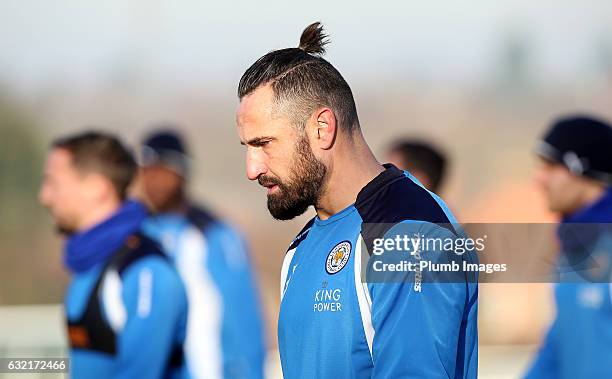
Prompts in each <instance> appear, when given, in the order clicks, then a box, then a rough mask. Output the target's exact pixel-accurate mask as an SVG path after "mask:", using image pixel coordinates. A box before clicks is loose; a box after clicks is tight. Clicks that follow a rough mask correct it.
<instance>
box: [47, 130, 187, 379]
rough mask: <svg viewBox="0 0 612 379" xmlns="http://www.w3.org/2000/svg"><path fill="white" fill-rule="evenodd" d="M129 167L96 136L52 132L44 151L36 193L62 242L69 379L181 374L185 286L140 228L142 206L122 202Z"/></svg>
mask: <svg viewBox="0 0 612 379" xmlns="http://www.w3.org/2000/svg"><path fill="white" fill-rule="evenodd" d="M135 173H136V163H135V161H134V159H133V156H132V155H131V153H130V152H129V151H128V150H127V149H126V148H125V147H124V146H123V145H122V144H121V142H120V141H119V140H118V139H117V138H115V137H114V136H112V135H108V134H103V133H97V132H85V133H81V134H76V135H71V136H68V137H65V138H60V139H58V140H56V141H55V142H53V143H52V145H51V150H50V152H49V154H48V157H47V161H46V165H45V170H44V179H43V182H42V185H41V188H40V194H39V199H40V202H41V203H42V204H43V205H44V206H45V207H47V208H48V209H49V211H50V213H51V216H52V217H53V219H54V221H55V223H56V225H57V228H58V230H60V231H61V232H62V233H63V234H64V235H65V236H66V238H67V239H66V241H65V252H64V264H65V265H66V267H67V268H68V270H69V271H70V272H71V274H72V279H71V282H70V286H69V288H68V291H67V294H66V298H65V307H66V319H67V324H68V337H69V343H70V358H71V362H70V370H71V377H74V378H87V379H92V378H93V379H95V378H181V377H188V373H187V371H186V369H185V366H184V364H183V357H182V344H183V340H184V336H185V327H186V322H187V299H186V296H185V289H184V287H183V284H182V282H181V279H180V277H179V275H178V274H177V272H176V271H175V270H174V268H173V267H172V265H171V263H170V262H168V261H167V258H166V256H165V254H164V253H163V252H162V251H161V250H160V249H159V247H158V245H157V244H156V243H154V242H153V241H152V240H150V239H148V238H146V237H145V236H144V235H143V234H142V233H141V232H140V228H141V225H142V223H143V221H144V220H145V218H146V216H147V213H146V210H145V208H144V207H143V206H142V205H141V204H139V203H137V202H134V201H130V200H126V193H127V189H128V186H129V185H130V183H131V182H132V179H133V177H134V175H135Z"/></svg>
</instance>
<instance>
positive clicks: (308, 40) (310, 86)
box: [238, 22, 359, 131]
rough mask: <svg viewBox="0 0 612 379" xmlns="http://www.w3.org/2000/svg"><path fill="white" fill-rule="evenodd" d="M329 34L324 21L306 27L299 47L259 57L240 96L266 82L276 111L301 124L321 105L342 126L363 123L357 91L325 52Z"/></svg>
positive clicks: (247, 73) (244, 79)
mask: <svg viewBox="0 0 612 379" xmlns="http://www.w3.org/2000/svg"><path fill="white" fill-rule="evenodd" d="M328 43H329V37H328V36H327V34H325V32H324V29H323V25H322V24H321V23H320V22H315V23H313V24H310V25H308V26H307V27H306V29H304V31H303V32H302V35H301V37H300V43H299V46H298V47H294V48H286V49H280V50H274V51H271V52H269V53H267V54H266V55H264V56H262V57H261V58H259V59H258V60H257V61H256V62H255V63H253V64H252V65H251V67H249V68H248V69H247V70H246V71H245V73H244V74H243V75H242V78H240V83H239V84H238V98H239V99H241V100H242V98H243V97H245V96H247V95H249V94H251V93H253V92H254V91H255V90H256V89H258V88H259V87H261V86H264V85H267V84H269V85H271V87H272V91H273V92H274V102H275V105H276V106H275V111H276V112H280V113H283V114H285V115H287V116H289V117H290V119H291V120H292V122H293V123H294V124H295V125H297V126H300V127H303V126H304V125H305V124H306V121H307V119H308V118H309V117H310V116H311V114H312V112H314V111H315V110H316V109H317V108H321V107H329V108H330V109H331V110H332V111H333V112H334V115H335V116H336V119H337V122H338V125H339V127H340V128H344V129H345V130H349V131H352V130H353V129H355V128H358V127H359V118H358V117H357V108H356V106H355V100H354V98H353V93H352V91H351V88H350V87H349V85H348V83H347V82H346V81H345V80H344V78H343V77H342V75H341V74H340V72H338V70H336V68H335V67H334V66H332V65H331V64H330V63H329V62H328V61H326V60H325V59H323V58H322V57H321V55H323V54H324V53H325V46H326V45H327V44H328Z"/></svg>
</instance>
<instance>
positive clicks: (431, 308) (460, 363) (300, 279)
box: [236, 22, 478, 379]
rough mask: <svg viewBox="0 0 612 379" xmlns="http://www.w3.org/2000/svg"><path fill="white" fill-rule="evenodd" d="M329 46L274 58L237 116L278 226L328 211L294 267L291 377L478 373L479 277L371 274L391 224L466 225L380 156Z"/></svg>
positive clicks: (285, 276)
mask: <svg viewBox="0 0 612 379" xmlns="http://www.w3.org/2000/svg"><path fill="white" fill-rule="evenodd" d="M326 43H327V36H326V35H325V34H324V33H323V29H322V26H321V24H320V23H318V22H317V23H314V24H311V25H309V26H308V27H307V28H306V29H305V30H304V32H303V33H302V36H301V38H300V43H299V47H297V48H286V49H280V50H275V51H272V52H270V53H268V54H266V55H264V56H262V57H261V58H259V59H258V60H257V61H256V62H255V63H253V64H252V65H251V66H250V67H249V68H248V69H247V70H246V72H245V73H244V74H243V76H242V78H241V79H240V84H239V86H238V97H239V99H240V105H239V107H238V111H237V115H236V121H237V129H238V134H239V136H240V141H241V143H242V145H244V146H245V147H246V172H247V177H248V178H249V179H250V180H256V181H258V182H259V184H260V185H261V186H263V187H266V189H267V201H268V210H269V211H270V213H271V214H272V216H273V217H274V218H276V219H279V220H289V219H292V218H294V217H296V216H298V215H301V214H303V213H304V212H305V211H306V210H307V209H308V207H310V206H314V208H315V211H316V216H315V217H314V218H312V219H311V220H310V221H309V222H308V223H307V224H306V226H305V227H304V228H303V229H302V231H301V232H300V233H299V234H298V236H297V237H296V238H295V239H294V241H293V242H292V243H291V244H290V246H289V249H288V251H287V254H286V255H285V260H284V262H283V266H282V272H281V286H280V288H281V306H280V315H279V321H278V341H279V350H280V357H281V364H282V369H283V374H284V376H285V378H291V379H292V378H318V379H325V378H333V379H336V378H441V377H444V378H447V377H450V378H475V377H476V375H477V355H478V353H477V330H476V329H477V322H476V321H477V320H476V319H477V299H478V288H477V283H476V282H475V281H474V280H473V279H474V278H471V279H468V278H467V276H463V275H460V276H461V278H460V280H459V281H458V282H444V283H433V282H429V283H423V282H422V280H421V277H418V278H417V277H416V276H415V275H413V274H411V273H400V275H398V276H399V278H398V277H395V281H394V280H393V279H391V280H388V281H387V282H385V281H382V280H380V281H369V280H367V279H369V278H370V277H369V276H367V277H366V276H365V275H363V273H362V270H361V268H360V265H361V264H362V257H363V259H367V254H368V253H371V252H372V250H371V247H372V241H373V240H374V239H378V238H382V237H385V238H386V237H388V236H387V232H388V231H389V232H391V231H390V230H391V228H393V227H395V226H400V228H401V227H402V226H404V227H407V228H413V229H412V230H411V231H410V234H405V235H404V236H407V235H410V236H412V235H413V234H412V233H413V232H417V231H418V232H419V234H417V235H419V236H420V235H422V234H424V233H431V234H432V235H435V236H439V237H442V238H444V237H446V238H449V239H450V240H454V239H455V238H456V237H457V231H456V230H455V229H453V228H452V226H451V225H450V224H451V223H453V222H456V221H455V219H454V217H453V216H452V214H451V213H450V212H449V211H448V209H447V208H446V206H445V204H444V202H443V201H442V200H441V199H440V198H439V197H437V196H436V195H434V194H432V193H431V192H429V191H427V190H425V189H424V188H423V187H422V186H421V185H420V184H419V183H417V181H416V179H414V177H413V176H412V175H410V174H409V173H407V172H404V171H401V170H399V169H397V168H396V167H395V166H393V165H384V166H382V165H381V164H380V163H379V162H378V161H377V160H376V158H375V157H374V154H373V153H372V151H371V149H370V147H369V146H368V144H367V142H366V141H365V139H364V137H363V133H362V130H361V126H360V124H359V118H358V115H357V109H356V105H355V101H354V98H353V94H352V91H351V89H350V87H349V85H348V83H347V82H346V81H345V80H344V78H343V77H342V75H341V74H340V73H339V72H338V71H337V70H336V69H335V68H334V67H333V66H332V65H331V64H330V63H329V62H328V61H326V60H325V59H323V58H322V57H321V55H322V54H323V53H324V52H325V49H324V45H325V44H326ZM441 224H445V225H446V226H441ZM417 229H418V230H417ZM397 237H400V236H399V235H397ZM388 238H391V236H389V237H388ZM362 245H365V246H367V248H365V247H364V248H363V249H362ZM428 253H431V254H436V252H433V251H429V252H428ZM395 254H399V253H395ZM447 255H448V256H451V255H454V254H452V253H451V254H447ZM456 258H458V259H465V260H468V259H471V258H472V256H471V254H465V256H463V257H456ZM364 267H365V265H364ZM390 276H392V274H391V275H390ZM389 281H394V282H393V283H390V282H389Z"/></svg>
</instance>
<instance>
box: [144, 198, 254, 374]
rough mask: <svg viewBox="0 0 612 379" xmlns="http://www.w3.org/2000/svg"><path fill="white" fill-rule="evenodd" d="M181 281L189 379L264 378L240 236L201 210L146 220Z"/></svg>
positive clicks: (251, 287)
mask: <svg viewBox="0 0 612 379" xmlns="http://www.w3.org/2000/svg"><path fill="white" fill-rule="evenodd" d="M144 230H145V231H146V233H147V234H148V235H149V236H151V237H152V238H154V239H156V240H158V241H159V242H160V243H161V244H162V245H163V246H164V250H166V251H167V252H168V254H169V256H170V258H171V259H172V261H173V262H174V264H175V266H176V268H177V270H178V272H179V274H180V275H181V278H182V279H183V281H184V283H185V287H186V290H187V297H188V301H189V322H188V327H187V340H186V343H185V356H186V360H187V365H188V367H189V371H190V374H191V375H192V376H193V377H194V378H206V379H211V378H237V379H238V378H253V379H258V378H262V377H263V370H264V366H263V365H264V358H265V342H264V329H263V320H262V315H261V310H260V305H259V298H258V293H257V286H256V283H255V278H254V277H253V275H252V272H251V267H250V261H249V255H248V249H247V246H246V243H245V241H244V239H243V238H242V236H240V235H239V234H238V233H237V232H236V231H235V230H234V229H232V228H231V227H229V226H228V225H227V224H225V223H223V222H221V221H220V220H218V219H217V218H215V217H214V216H213V215H212V214H211V213H209V212H208V211H206V210H204V209H203V208H201V207H191V208H190V209H189V210H188V211H187V213H186V214H179V213H171V214H170V213H168V214H161V215H156V216H153V217H150V218H149V219H148V220H147V221H146V223H145V226H144Z"/></svg>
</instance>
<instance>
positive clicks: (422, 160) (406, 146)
mask: <svg viewBox="0 0 612 379" xmlns="http://www.w3.org/2000/svg"><path fill="white" fill-rule="evenodd" d="M387 162H389V163H392V164H394V165H395V166H396V167H398V168H399V169H401V170H408V171H409V172H410V173H411V174H412V175H414V176H415V177H416V178H417V179H418V180H419V181H420V182H421V184H423V186H425V188H427V189H428V190H430V191H432V192H434V193H439V191H440V187H441V186H442V183H443V182H444V176H445V174H446V166H447V159H446V155H445V154H444V153H443V152H442V151H441V150H439V149H438V148H437V147H435V146H434V145H433V144H431V143H428V142H425V141H421V140H417V139H404V140H400V141H398V142H395V143H394V144H393V145H391V147H390V148H389V150H388V151H387Z"/></svg>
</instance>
